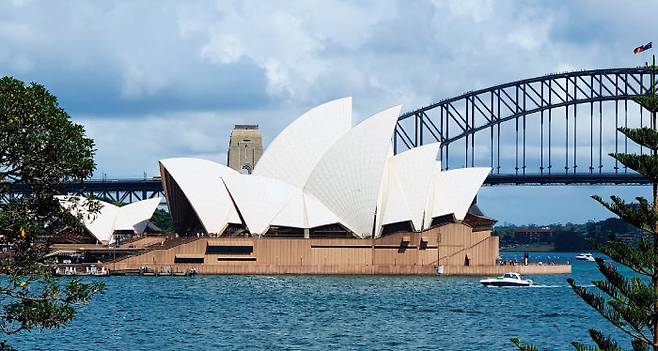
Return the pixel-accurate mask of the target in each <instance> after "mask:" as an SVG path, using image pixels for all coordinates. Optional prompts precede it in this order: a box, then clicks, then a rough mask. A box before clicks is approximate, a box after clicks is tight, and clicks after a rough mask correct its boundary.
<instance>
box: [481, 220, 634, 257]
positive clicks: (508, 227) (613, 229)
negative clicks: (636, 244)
mask: <svg viewBox="0 0 658 351" xmlns="http://www.w3.org/2000/svg"><path fill="white" fill-rule="evenodd" d="M539 230H541V231H542V233H543V234H544V235H535V236H532V237H528V236H524V235H523V234H526V233H528V232H533V231H539ZM494 235H496V236H498V237H500V244H501V247H509V246H513V245H529V244H549V245H552V246H553V249H554V250H555V251H589V250H593V249H594V248H593V246H592V244H591V243H590V241H589V240H590V239H593V240H594V241H595V242H596V243H599V244H600V243H604V242H606V241H607V240H609V239H610V238H611V237H614V238H618V239H620V240H625V241H636V240H639V237H641V236H642V232H641V230H639V229H638V228H636V227H634V226H632V225H630V224H628V223H626V222H624V221H623V220H621V219H619V218H608V219H605V220H602V221H589V222H587V223H579V224H574V223H566V224H562V223H557V224H549V225H537V224H531V225H525V226H517V225H514V224H504V225H498V226H495V227H494Z"/></svg>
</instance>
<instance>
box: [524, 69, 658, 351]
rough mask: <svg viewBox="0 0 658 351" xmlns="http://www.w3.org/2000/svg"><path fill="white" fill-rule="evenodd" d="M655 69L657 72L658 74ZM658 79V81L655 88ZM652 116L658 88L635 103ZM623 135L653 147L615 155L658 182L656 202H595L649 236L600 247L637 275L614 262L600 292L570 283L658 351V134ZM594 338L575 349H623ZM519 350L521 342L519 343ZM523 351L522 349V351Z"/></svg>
mask: <svg viewBox="0 0 658 351" xmlns="http://www.w3.org/2000/svg"><path fill="white" fill-rule="evenodd" d="M654 68H655V67H653V66H652V68H651V70H652V73H653V72H655V69H654ZM653 82H655V77H653V76H652V83H653ZM634 100H635V101H636V102H637V103H638V104H640V105H641V106H642V107H643V108H645V109H647V110H649V111H650V112H651V113H652V120H653V125H654V126H655V125H656V112H658V97H657V96H656V95H655V89H654V90H653V91H652V92H651V95H649V96H641V97H638V98H636V99H634ZM619 131H620V132H621V133H622V134H624V135H626V136H627V137H628V138H629V139H631V140H633V141H634V142H636V143H638V144H640V145H642V146H644V147H647V148H649V149H650V150H651V151H652V152H651V153H650V154H649V155H636V154H627V153H615V154H611V156H612V157H614V158H615V159H617V160H619V162H621V163H622V164H624V165H626V166H627V167H629V168H630V169H632V170H634V171H636V172H638V173H640V174H641V175H643V176H644V177H647V178H649V179H651V180H652V183H653V199H652V200H653V201H649V200H647V199H645V198H642V197H637V198H636V200H637V202H633V203H626V202H625V201H624V200H622V199H621V198H619V197H616V196H611V198H610V199H611V201H610V202H608V201H606V200H604V199H603V198H601V197H599V196H593V198H594V199H595V200H596V201H598V202H599V203H601V204H602V205H603V206H604V207H606V208H607V209H608V210H610V211H611V212H613V213H614V214H616V215H618V216H619V218H621V219H622V220H624V221H626V222H627V223H629V224H631V225H633V226H635V227H637V228H639V229H640V230H641V231H643V232H645V233H648V234H649V235H650V236H651V237H650V238H649V239H647V238H646V237H642V238H641V240H639V243H638V244H636V245H631V244H628V243H625V242H622V241H619V240H617V239H615V237H614V236H611V237H610V239H609V240H607V241H605V242H603V243H598V244H596V248H597V249H598V250H599V251H601V252H602V253H603V254H605V255H607V256H609V257H610V258H611V259H612V261H614V262H616V263H617V264H618V265H621V266H625V267H626V268H628V269H630V271H631V272H632V273H631V274H622V273H620V272H619V271H618V270H617V267H616V266H615V265H614V264H613V263H612V262H605V261H603V260H602V259H597V261H596V263H597V268H598V270H599V271H600V272H601V274H602V275H603V277H604V279H602V280H596V281H593V282H592V283H593V284H594V286H595V287H596V290H598V291H595V289H587V288H584V287H582V286H580V285H578V284H577V283H576V281H574V280H573V279H568V280H567V282H568V283H569V285H570V286H571V287H572V289H573V291H574V292H575V293H576V295H578V296H579V297H580V298H581V299H582V300H583V301H584V302H585V303H587V304H588V305H589V306H591V307H592V308H593V309H594V310H595V311H597V312H598V313H599V314H600V315H601V316H603V318H605V319H606V320H608V321H609V322H610V323H611V324H612V325H613V326H615V327H616V328H617V329H618V330H620V331H622V332H623V333H625V334H626V335H628V336H629V337H630V338H631V346H632V348H633V350H635V351H648V350H650V349H651V350H654V351H656V350H658V287H657V284H658V226H657V224H658V211H657V207H658V205H657V204H658V132H657V131H656V130H655V129H650V128H637V129H629V128H620V129H619ZM589 334H590V337H591V339H592V341H593V342H594V344H595V345H596V346H594V347H592V346H587V345H585V344H582V343H579V342H573V343H572V345H573V346H574V348H575V349H576V350H578V351H594V350H600V351H621V350H622V348H621V346H620V345H619V344H618V343H617V342H616V341H615V340H613V339H612V338H611V337H609V336H606V335H604V334H603V333H602V332H600V331H597V330H593V329H591V330H590V331H589ZM514 344H515V345H516V346H517V347H518V348H520V347H519V345H520V344H519V343H514ZM520 349H521V348H520Z"/></svg>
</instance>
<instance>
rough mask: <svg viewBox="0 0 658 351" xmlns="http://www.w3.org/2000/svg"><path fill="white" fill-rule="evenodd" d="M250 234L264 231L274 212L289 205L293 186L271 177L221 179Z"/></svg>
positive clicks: (239, 176) (258, 233)
mask: <svg viewBox="0 0 658 351" xmlns="http://www.w3.org/2000/svg"><path fill="white" fill-rule="evenodd" d="M224 181H225V182H226V186H227V187H228V190H229V192H230V193H231V196H232V197H233V200H234V201H235V205H236V206H237V208H238V210H239V211H240V214H241V215H242V218H243V219H244V221H245V224H246V225H247V228H248V229H249V232H251V234H255V235H263V234H265V233H266V232H267V230H268V229H269V227H270V224H271V223H272V220H273V219H274V217H275V216H276V214H277V213H279V212H280V211H281V209H282V208H283V207H284V206H285V205H286V204H287V203H288V202H289V200H290V197H291V196H292V195H293V191H294V189H295V188H294V187H293V186H292V185H289V184H287V183H284V182H282V181H279V180H277V179H273V178H267V177H260V176H255V175H242V174H239V175H235V176H229V177H226V178H224Z"/></svg>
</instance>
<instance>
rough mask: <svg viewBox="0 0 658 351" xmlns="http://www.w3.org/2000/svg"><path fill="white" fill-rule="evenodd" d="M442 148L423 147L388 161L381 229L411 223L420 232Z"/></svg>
mask: <svg viewBox="0 0 658 351" xmlns="http://www.w3.org/2000/svg"><path fill="white" fill-rule="evenodd" d="M440 146H441V145H440V143H433V144H428V145H423V146H419V147H416V148H413V149H409V150H407V151H404V152H402V153H399V154H397V155H395V156H392V157H390V158H389V160H388V163H387V177H386V182H387V186H386V187H384V191H383V193H382V195H383V197H384V199H383V206H382V209H381V211H380V212H379V215H378V217H379V219H380V221H379V222H380V225H386V224H392V223H398V222H404V221H409V220H411V222H412V223H413V226H414V229H416V230H421V228H422V227H423V216H424V214H425V209H426V207H427V204H428V198H429V195H430V193H431V189H432V183H433V176H434V164H435V162H436V156H437V154H438V152H439V148H440Z"/></svg>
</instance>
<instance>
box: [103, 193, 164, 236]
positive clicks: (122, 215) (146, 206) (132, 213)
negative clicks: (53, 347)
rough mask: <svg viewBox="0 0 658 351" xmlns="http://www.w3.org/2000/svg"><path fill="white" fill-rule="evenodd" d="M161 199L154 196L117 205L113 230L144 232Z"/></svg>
mask: <svg viewBox="0 0 658 351" xmlns="http://www.w3.org/2000/svg"><path fill="white" fill-rule="evenodd" d="M161 200H162V198H161V197H155V198H152V199H147V200H142V201H138V202H133V203H131V204H128V205H125V206H121V207H119V213H118V214H117V219H116V221H115V223H114V230H132V231H134V232H135V233H137V234H142V233H144V230H145V229H146V226H147V225H148V222H149V220H150V219H151V217H153V212H155V209H156V208H158V205H160V201H161Z"/></svg>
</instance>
